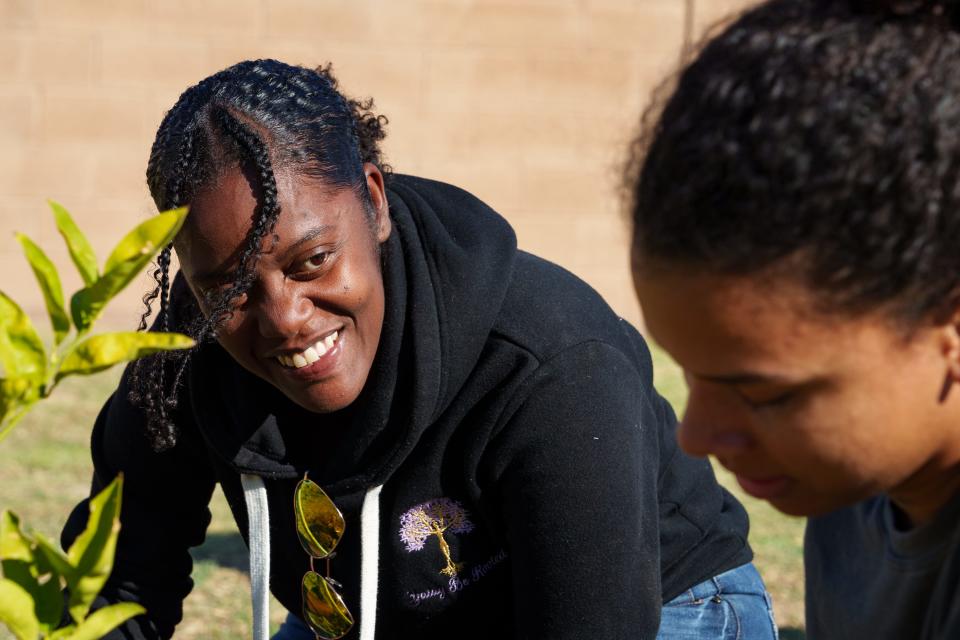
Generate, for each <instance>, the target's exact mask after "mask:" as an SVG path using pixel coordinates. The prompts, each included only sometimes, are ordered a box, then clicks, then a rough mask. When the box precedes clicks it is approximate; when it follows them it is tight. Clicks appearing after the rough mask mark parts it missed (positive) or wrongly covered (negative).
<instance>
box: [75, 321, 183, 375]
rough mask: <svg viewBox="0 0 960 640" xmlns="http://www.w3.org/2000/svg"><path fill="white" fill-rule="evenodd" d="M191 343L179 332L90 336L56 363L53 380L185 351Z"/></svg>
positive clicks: (131, 332) (128, 332) (121, 333)
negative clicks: (56, 368)
mask: <svg viewBox="0 0 960 640" xmlns="http://www.w3.org/2000/svg"><path fill="white" fill-rule="evenodd" d="M193 345H194V342H193V340H191V339H190V338H188V337H187V336H185V335H183V334H180V333H154V332H148V333H141V332H134V331H125V332H120V333H103V334H100V335H96V336H91V337H89V338H87V339H86V340H84V341H83V342H81V343H79V344H78V345H77V346H75V347H74V348H73V349H72V350H71V351H70V352H69V353H68V354H67V355H66V357H65V358H64V359H63V362H61V363H60V370H59V371H57V380H60V379H61V378H65V377H66V376H69V375H76V374H80V375H86V374H91V373H96V372H98V371H103V370H104V369H108V368H110V367H112V366H113V365H115V364H117V363H119V362H127V361H129V360H135V359H137V358H141V357H143V356H145V355H149V354H151V353H156V352H158V351H172V350H175V349H189V348H190V347H192V346H193Z"/></svg>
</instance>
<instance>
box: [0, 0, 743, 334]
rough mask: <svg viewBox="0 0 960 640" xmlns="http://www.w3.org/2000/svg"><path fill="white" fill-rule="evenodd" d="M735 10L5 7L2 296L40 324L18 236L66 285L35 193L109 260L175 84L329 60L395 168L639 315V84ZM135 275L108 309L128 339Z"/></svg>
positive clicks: (294, 0) (1, 13)
mask: <svg viewBox="0 0 960 640" xmlns="http://www.w3.org/2000/svg"><path fill="white" fill-rule="evenodd" d="M744 4H745V3H744V0H695V1H693V2H689V3H687V2H684V0H349V1H346V0H343V1H331V0H205V1H204V2H187V1H185V0H0V289H2V290H4V291H5V292H7V293H8V294H10V295H12V296H13V297H14V298H15V299H16V300H18V301H20V302H21V304H23V305H24V306H25V307H26V308H27V309H28V310H29V311H30V312H31V313H32V314H33V315H34V316H35V318H37V321H38V323H44V322H45V320H44V319H43V318H42V316H43V307H42V301H41V299H40V297H39V293H38V292H37V289H36V287H35V285H34V283H33V278H32V275H31V274H30V271H29V269H28V267H27V265H26V262H25V260H24V259H23V257H22V255H21V253H20V247H19V245H18V244H17V243H16V241H15V240H14V238H13V235H12V233H13V231H15V230H16V231H22V232H25V233H27V234H28V235H30V236H31V237H32V238H33V239H34V240H36V241H37V242H39V243H40V245H41V246H42V247H43V248H44V249H45V250H47V252H48V253H49V254H50V255H51V257H52V258H53V259H54V260H55V261H56V262H57V263H58V264H59V265H62V270H63V275H64V281H65V282H64V284H65V288H66V289H67V291H68V294H69V292H70V291H72V290H73V289H74V288H76V287H77V286H78V285H79V278H78V277H76V276H75V275H74V273H73V270H72V266H70V264H69V260H68V258H67V254H66V251H65V250H64V249H63V246H62V242H61V240H60V238H59V236H58V234H57V232H56V229H55V227H54V225H53V223H52V217H51V216H50V214H49V212H48V210H47V208H46V204H45V199H47V198H53V199H55V200H57V201H59V202H61V203H62V204H64V205H65V206H67V208H68V209H70V210H71V211H72V212H73V214H74V216H75V217H76V219H77V220H78V222H79V224H80V225H81V227H82V228H83V229H85V230H86V231H87V232H88V233H89V235H90V237H91V241H92V243H93V245H94V247H95V249H96V250H97V251H98V254H99V255H100V257H101V261H102V260H103V259H104V258H105V256H106V255H107V253H108V252H109V250H110V248H111V244H112V243H113V242H114V241H115V240H117V239H119V235H120V234H121V233H122V232H124V231H126V230H127V229H128V228H130V227H132V226H133V225H134V224H136V223H137V222H138V221H140V220H143V219H144V218H146V217H147V216H149V215H151V214H152V213H154V212H155V208H154V206H153V203H152V202H151V200H150V198H149V196H148V194H147V190H146V186H145V184H144V177H143V175H144V169H145V166H146V160H147V155H148V152H149V149H150V144H151V142H152V140H153V135H154V133H155V131H156V127H157V125H158V124H159V122H160V119H161V117H162V116H163V113H164V111H165V110H166V109H168V108H169V107H170V106H172V104H173V103H174V101H175V100H176V98H177V96H178V95H179V94H180V92H181V91H183V89H185V88H186V87H187V86H189V85H190V84H193V83H195V82H197V81H198V80H200V79H201V78H203V77H205V76H207V75H209V74H210V73H212V72H214V71H216V70H218V69H221V68H223V67H225V66H228V65H230V64H232V63H234V62H236V61H238V60H241V59H245V58H255V57H274V58H279V59H281V60H284V61H288V62H293V63H299V64H304V65H318V64H321V63H324V62H326V61H332V62H333V64H334V69H335V71H336V72H337V75H338V76H339V78H340V80H341V86H342V87H343V88H344V89H345V90H346V91H347V92H348V93H350V94H352V95H355V96H373V97H374V98H375V99H376V104H377V110H378V111H380V112H382V113H384V114H386V115H387V116H388V117H389V118H390V126H389V136H388V139H387V141H386V144H385V149H386V155H387V159H388V162H389V163H390V164H391V165H392V166H393V167H394V169H395V170H396V171H398V172H405V173H415V174H420V175H423V176H427V177H431V178H436V179H441V180H446V181H449V182H452V183H455V184H457V185H459V186H462V187H464V188H466V189H468V190H470V191H472V192H474V193H475V194H477V195H478V196H480V197H481V198H483V199H485V200H486V201H487V202H488V203H489V204H491V205H492V206H493V207H494V208H495V209H497V210H498V211H500V212H501V213H502V214H503V215H504V216H506V217H507V218H508V219H509V220H510V221H511V222H512V223H513V224H514V226H515V227H516V229H517V232H518V235H519V238H520V243H521V246H522V247H524V248H526V249H528V250H531V251H533V252H535V253H538V254H540V255H542V256H544V257H546V258H548V259H551V260H553V261H555V262H558V263H560V264H562V265H564V266H565V267H567V268H569V269H570V270H572V271H574V272H575V273H577V274H578V275H580V276H581V277H583V278H584V279H586V280H587V281H588V282H590V283H591V284H592V285H593V286H594V287H596V288H597V289H598V290H599V291H600V292H601V293H602V294H603V295H604V296H605V297H606V298H607V299H608V301H609V302H610V303H611V305H612V306H613V307H614V308H615V309H616V310H617V311H618V312H619V313H620V314H621V315H623V316H624V317H626V318H627V319H629V320H631V321H634V322H638V321H639V311H638V309H637V306H636V303H635V302H634V300H633V295H632V290H631V285H630V278H629V273H628V261H627V238H626V232H625V231H626V224H625V220H624V218H623V214H622V211H621V207H620V202H619V200H618V194H617V185H618V181H619V179H620V174H621V167H622V163H623V158H624V153H625V150H626V147H627V144H628V142H629V141H630V139H631V137H632V136H633V134H634V133H635V131H636V128H637V123H638V121H639V115H640V113H641V110H642V109H643V106H644V105H645V104H646V102H647V100H648V96H649V95H650V92H651V90H652V88H653V87H654V86H655V85H656V84H657V83H658V82H659V81H660V80H661V79H662V78H663V77H665V76H666V75H667V74H668V73H670V72H671V71H673V70H674V69H675V67H676V63H677V60H678V57H679V53H680V48H681V44H682V41H683V34H684V25H685V9H686V7H687V5H689V6H690V7H692V8H693V18H694V19H693V24H694V29H695V31H696V32H697V33H699V32H701V31H702V30H703V29H704V27H705V26H706V25H708V24H711V23H712V22H714V21H715V20H716V19H717V18H718V17H720V16H722V15H724V14H726V13H729V12H731V11H734V10H736V9H738V8H740V7H742V6H743V5H744ZM148 285H149V282H148V281H147V279H146V278H143V279H141V280H137V281H135V282H134V283H133V284H132V285H131V287H130V289H128V291H127V292H125V293H124V294H123V296H122V297H121V298H120V299H119V300H118V301H117V302H115V303H114V304H113V305H112V306H111V307H109V310H108V315H107V319H108V322H109V324H111V325H114V326H119V327H132V326H133V325H134V324H135V322H136V319H137V318H138V316H139V311H140V305H139V302H138V300H139V297H140V296H141V295H142V294H143V291H144V290H146V289H147V288H148Z"/></svg>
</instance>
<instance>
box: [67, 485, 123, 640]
mask: <svg viewBox="0 0 960 640" xmlns="http://www.w3.org/2000/svg"><path fill="white" fill-rule="evenodd" d="M122 495H123V476H122V475H120V476H117V477H116V478H115V479H114V481H113V482H111V483H110V484H109V485H107V487H106V488H105V489H104V490H103V491H101V492H100V493H99V494H97V495H96V496H94V497H93V498H91V499H90V517H89V520H88V521H87V528H86V529H84V531H83V533H81V534H80V535H79V536H78V537H77V539H76V540H74V541H73V544H72V545H70V549H69V550H68V551H67V557H68V558H69V560H70V564H71V565H72V566H73V567H74V569H75V571H76V574H75V575H74V576H69V577H67V589H68V590H69V591H70V601H69V603H68V606H69V607H70V615H72V616H73V619H74V620H76V621H77V622H78V623H81V624H82V622H83V620H85V619H86V616H87V612H88V611H89V610H90V605H92V604H93V601H94V599H95V598H96V597H97V594H98V593H100V589H102V588H103V585H104V583H105V582H106V581H107V578H109V577H110V570H111V569H112V567H113V556H114V553H115V552H116V549H117V534H119V533H120V501H121V499H122Z"/></svg>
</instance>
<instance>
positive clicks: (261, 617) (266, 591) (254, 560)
mask: <svg viewBox="0 0 960 640" xmlns="http://www.w3.org/2000/svg"><path fill="white" fill-rule="evenodd" d="M240 482H241V483H242V484H243V499H244V500H245V501H246V503H247V521H248V522H249V529H248V531H247V540H248V542H249V545H250V591H251V596H252V598H253V640H267V637H268V636H269V635H270V508H269V507H268V506H267V488H266V487H265V486H264V485H263V478H261V477H260V476H255V475H251V474H248V473H244V474H242V475H241V476H240Z"/></svg>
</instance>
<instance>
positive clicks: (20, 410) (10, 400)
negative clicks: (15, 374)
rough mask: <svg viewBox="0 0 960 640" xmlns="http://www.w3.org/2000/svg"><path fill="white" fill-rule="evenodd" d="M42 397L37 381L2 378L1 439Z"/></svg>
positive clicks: (0, 405)
mask: <svg viewBox="0 0 960 640" xmlns="http://www.w3.org/2000/svg"><path fill="white" fill-rule="evenodd" d="M39 397H40V387H39V384H38V382H37V381H35V380H30V379H27V378H10V379H6V378H0V440H3V439H4V438H5V437H6V436H7V434H8V433H10V430H11V429H13V427H14V426H15V425H16V424H17V422H19V421H20V419H21V418H23V416H25V415H26V414H27V410H28V409H29V408H30V407H31V406H33V405H34V404H35V403H36V402H37V400H38V399H39Z"/></svg>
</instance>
